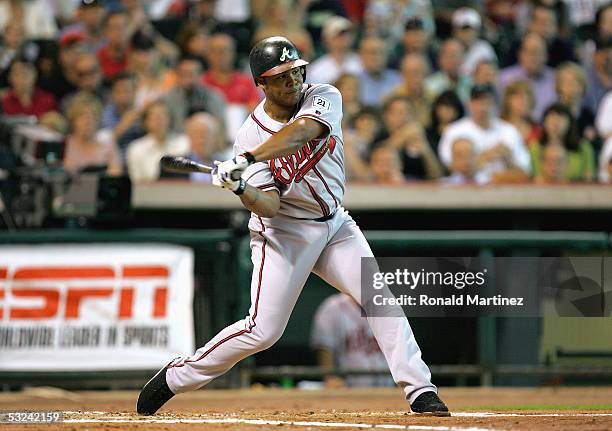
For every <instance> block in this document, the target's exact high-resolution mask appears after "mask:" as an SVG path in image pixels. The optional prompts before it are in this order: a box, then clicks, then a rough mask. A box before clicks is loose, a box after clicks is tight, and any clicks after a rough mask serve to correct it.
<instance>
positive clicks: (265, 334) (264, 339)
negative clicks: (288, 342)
mask: <svg viewBox="0 0 612 431" xmlns="http://www.w3.org/2000/svg"><path fill="white" fill-rule="evenodd" d="M283 329H284V328H266V329H262V331H261V332H260V335H259V342H258V343H257V344H258V346H257V347H258V348H259V349H260V350H265V349H267V348H269V347H272V345H274V343H276V342H277V341H278V340H279V339H280V337H282V335H283Z"/></svg>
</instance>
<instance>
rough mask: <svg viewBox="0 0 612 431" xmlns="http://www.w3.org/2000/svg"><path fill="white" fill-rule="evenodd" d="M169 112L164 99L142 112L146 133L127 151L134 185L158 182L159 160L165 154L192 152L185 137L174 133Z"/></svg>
mask: <svg viewBox="0 0 612 431" xmlns="http://www.w3.org/2000/svg"><path fill="white" fill-rule="evenodd" d="M170 121H171V117H170V111H169V109H168V105H167V103H166V102H165V101H164V100H157V101H155V102H152V103H151V104H150V105H148V106H147V107H146V108H145V110H144V113H143V123H144V126H145V129H146V131H147V134H146V135H145V136H143V137H142V138H139V139H136V140H135V141H132V142H131V143H130V144H129V145H128V149H127V166H128V173H129V175H130V179H131V180H132V182H134V183H140V182H147V181H155V180H157V179H158V178H159V176H160V169H159V159H160V158H161V157H162V156H164V155H171V156H187V155H189V153H190V152H191V148H190V147H189V139H187V136H185V135H177V134H174V133H172V130H171V128H170Z"/></svg>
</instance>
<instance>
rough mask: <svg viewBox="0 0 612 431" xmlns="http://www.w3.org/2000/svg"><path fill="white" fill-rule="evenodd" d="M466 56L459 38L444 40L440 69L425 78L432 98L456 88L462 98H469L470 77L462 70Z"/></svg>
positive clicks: (440, 54) (439, 59)
mask: <svg viewBox="0 0 612 431" xmlns="http://www.w3.org/2000/svg"><path fill="white" fill-rule="evenodd" d="M464 58H465V49H464V48H463V45H462V44H461V42H459V41H458V40H457V39H454V38H450V39H446V40H445V41H444V42H442V46H441V47H440V52H439V54H438V66H439V67H440V70H439V71H438V72H436V73H434V74H432V75H430V76H429V77H428V78H427V79H426V80H425V91H426V92H427V95H428V97H429V98H430V99H435V98H436V97H438V95H439V94H440V93H442V92H443V91H445V90H454V91H455V93H457V95H458V96H459V98H460V99H461V100H467V99H468V98H469V94H470V86H471V83H470V79H469V77H467V76H465V75H463V74H462V73H461V70H460V68H461V65H462V64H463V60H464Z"/></svg>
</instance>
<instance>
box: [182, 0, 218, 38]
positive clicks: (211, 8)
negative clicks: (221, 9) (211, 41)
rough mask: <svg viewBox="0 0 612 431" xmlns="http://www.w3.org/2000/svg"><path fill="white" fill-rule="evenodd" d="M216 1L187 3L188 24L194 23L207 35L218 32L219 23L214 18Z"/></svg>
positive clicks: (195, 0) (197, 0)
mask: <svg viewBox="0 0 612 431" xmlns="http://www.w3.org/2000/svg"><path fill="white" fill-rule="evenodd" d="M216 3H217V2H216V0H194V1H191V2H189V6H190V9H189V23H194V24H196V25H197V26H198V27H200V28H202V29H203V30H204V31H205V32H206V33H207V34H211V33H213V32H214V31H217V30H219V27H220V23H219V21H218V20H217V19H216V18H215V5H216Z"/></svg>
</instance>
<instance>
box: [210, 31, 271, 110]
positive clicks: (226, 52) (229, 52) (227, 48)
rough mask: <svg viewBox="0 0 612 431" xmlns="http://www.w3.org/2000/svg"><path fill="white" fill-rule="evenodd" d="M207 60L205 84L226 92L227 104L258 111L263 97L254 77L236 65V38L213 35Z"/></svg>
mask: <svg viewBox="0 0 612 431" xmlns="http://www.w3.org/2000/svg"><path fill="white" fill-rule="evenodd" d="M206 60H207V62H208V70H207V71H206V73H204V76H203V78H202V82H203V84H204V85H205V86H207V87H210V88H214V89H216V90H218V91H219V92H220V93H221V94H223V96H224V97H225V102H226V103H228V104H231V105H239V106H242V107H243V108H244V109H245V112H247V115H248V113H249V112H251V111H252V110H254V109H255V107H256V106H257V105H258V104H259V102H260V101H261V99H262V97H261V95H260V93H259V90H258V89H257V87H256V86H255V82H254V81H253V78H252V76H251V75H250V74H246V73H243V72H240V71H238V70H236V68H235V67H234V64H235V61H236V46H235V43H234V40H233V39H232V37H231V36H230V35H228V34H225V33H215V34H213V35H211V36H210V38H209V40H208V49H207V52H206ZM243 120H244V118H243Z"/></svg>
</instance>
